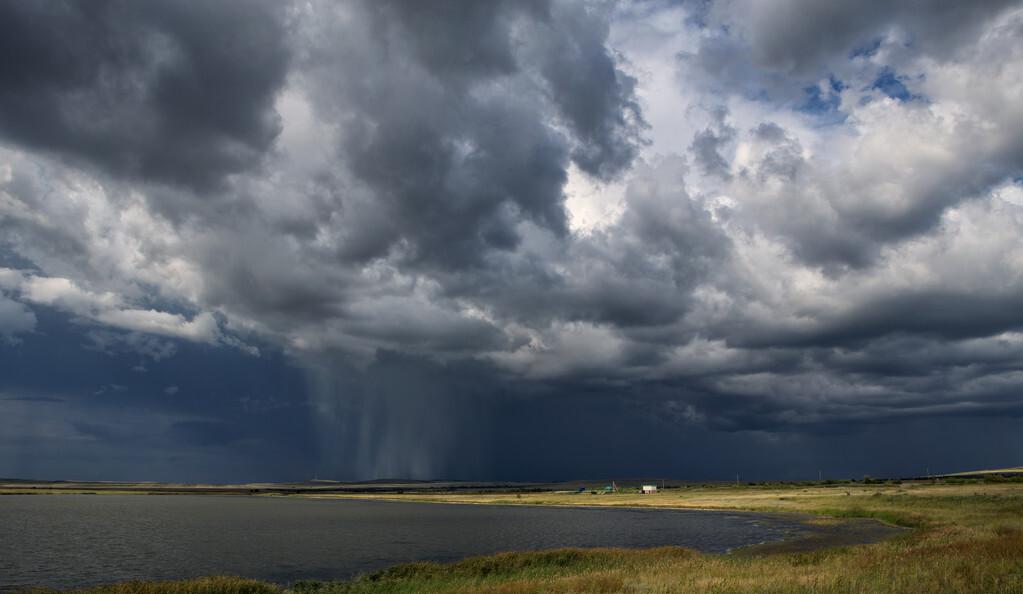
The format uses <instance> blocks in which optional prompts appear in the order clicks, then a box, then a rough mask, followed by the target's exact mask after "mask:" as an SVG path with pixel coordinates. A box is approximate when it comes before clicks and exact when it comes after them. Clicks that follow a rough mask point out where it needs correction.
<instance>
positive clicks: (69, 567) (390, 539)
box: [0, 495, 801, 591]
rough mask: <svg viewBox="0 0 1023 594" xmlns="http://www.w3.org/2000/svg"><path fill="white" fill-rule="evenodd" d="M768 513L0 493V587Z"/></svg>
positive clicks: (705, 534)
mask: <svg viewBox="0 0 1023 594" xmlns="http://www.w3.org/2000/svg"><path fill="white" fill-rule="evenodd" d="M800 528H801V525H800V523H799V522H798V521H797V520H792V519H786V518H779V517H777V516H770V515H759V514H747V513H730V512H708V511H684V510H649V509H648V510H637V509H607V508H602V509H594V508H589V509H587V508H557V507H532V506H492V505H439V504H429V503H389V502H382V501H354V500H336V499H335V500H326V499H321V500H316V499H291V498H289V499H283V498H282V499H276V498H264V497H229V496H209V495H199V496H197V495H175V496H154V495H29V496H0V590H2V591H10V590H15V589H19V588H25V587H30V586H47V587H54V588H72V587H80V586H87V585H94V584H101V583H110V582H117V581H124V580H131V579H176V578H186V577H195V576H202V575H211V574H233V575H240V576H245V577H252V578H259V579H264V580H271V581H276V582H290V581H293V580H298V579H313V578H319V579H328V578H347V577H351V576H352V575H354V574H356V573H358V572H361V571H367V570H373V569H379V568H382V567H387V566H389V565H394V564H398V563H405V562H408V561H421V560H429V561H450V560H454V559H458V558H461V557H467V556H471V555H485V554H490V553H496V552H498V551H511V550H527V549H549V548H558V547H612V546H613V547H651V546H662V545H679V546H686V547H692V548H695V549H699V550H701V551H707V552H725V551H727V550H729V549H732V548H736V547H740V546H744V545H750V544H755V543H759V542H764V541H772V540H779V539H782V538H784V537H785V536H787V535H789V534H792V533H794V532H797V531H799V529H800Z"/></svg>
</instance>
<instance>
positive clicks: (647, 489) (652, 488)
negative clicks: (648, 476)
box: [643, 485, 657, 493]
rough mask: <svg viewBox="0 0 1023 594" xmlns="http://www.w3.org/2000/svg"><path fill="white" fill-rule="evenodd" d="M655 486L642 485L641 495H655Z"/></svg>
mask: <svg viewBox="0 0 1023 594" xmlns="http://www.w3.org/2000/svg"><path fill="white" fill-rule="evenodd" d="M656 492H657V485H643V493H656Z"/></svg>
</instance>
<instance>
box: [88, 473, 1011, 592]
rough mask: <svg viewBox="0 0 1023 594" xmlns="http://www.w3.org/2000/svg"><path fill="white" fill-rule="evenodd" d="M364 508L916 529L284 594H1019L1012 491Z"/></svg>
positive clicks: (478, 499)
mask: <svg viewBox="0 0 1023 594" xmlns="http://www.w3.org/2000/svg"><path fill="white" fill-rule="evenodd" d="M303 496H307V495H303ZM314 496H318V497H350V496H351V495H337V494H333V495H314ZM361 497H372V498H386V499H400V500H415V501H435V502H457V503H505V504H521V505H611V506H644V507H646V506H653V507H682V508H706V509H745V510H756V511H771V512H775V511H789V512H801V513H811V514H816V515H820V516H824V517H825V519H821V520H817V521H822V522H836V521H840V519H842V518H854V517H867V518H877V519H880V520H883V521H885V522H890V523H895V524H898V525H901V526H907V527H912V528H913V530H911V531H907V532H906V533H905V534H904V535H902V536H898V537H896V538H893V539H890V540H887V541H885V542H880V543H876V544H870V545H860V546H852V547H835V548H827V549H820V550H815V551H810V552H791V551H789V550H786V548H785V547H784V546H765V547H763V548H761V549H759V550H753V551H743V552H740V553H739V554H732V555H701V554H698V553H694V552H691V551H687V550H685V549H680V548H661V549H651V550H625V549H592V550H560V551H548V552H537V553H506V554H500V555H495V556H490V557H479V558H472V559H466V560H463V561H459V562H456V563H451V564H432V563H415V564H409V565H402V566H398V567H394V568H391V569H387V570H383V571H380V572H376V573H373V574H369V575H365V576H362V577H361V578H359V579H357V580H354V581H352V582H344V583H299V584H293V585H291V586H289V587H288V591H293V592H316V593H323V594H329V593H334V592H353V593H361V592H366V593H373V592H508V593H517V592H779V593H781V592H786V593H787V592H862V593H867V592H919V593H927V594H932V593H934V592H977V593H982V592H983V593H987V592H1023V484H1020V483H1000V484H985V483H982V482H974V483H962V484H925V483H909V484H901V485H900V484H881V485H865V484H862V483H854V484H837V485H827V486H824V485H818V486H809V485H764V486H704V487H690V488H680V489H669V490H667V491H664V492H661V493H658V494H655V495H639V494H613V495H590V494H589V493H585V494H567V493H520V494H514V493H496V494H495V493H479V494H469V493H452V494H410V495H404V494H402V495H398V494H391V495H380V496H367V495H361ZM828 518H831V519H828ZM835 518H837V519H835ZM279 591H284V590H283V589H281V588H278V587H276V586H272V585H267V584H260V583H258V582H251V581H245V580H236V579H222V580H219V581H209V580H206V581H196V580H192V581H184V582H167V583H151V584H135V585H130V586H129V585H119V586H112V587H109V588H98V589H94V590H92V591H91V592H94V593H96V594H99V593H101V592H102V593H107V592H109V593H110V594H120V593H122V592H123V593H127V592H140V593H141V592H146V593H150V592H151V593H153V594H157V593H168V594H171V593H174V594H190V593H195V594H200V593H207V592H209V593H212V592H238V593H243V592H252V593H256V592H279Z"/></svg>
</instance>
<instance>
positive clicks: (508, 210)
mask: <svg viewBox="0 0 1023 594" xmlns="http://www.w3.org/2000/svg"><path fill="white" fill-rule="evenodd" d="M939 4H940V5H939ZM765 6H767V5H761V4H747V3H745V2H741V1H737V2H717V3H712V2H697V3H682V4H680V5H676V4H675V3H671V2H661V1H659V0H658V1H656V2H644V3H637V4H628V5H618V6H616V5H612V4H604V3H601V2H588V1H582V0H580V1H575V0H558V1H540V0H537V1H529V2H513V1H497V2H471V1H468V0H444V1H442V2H434V3H424V2H413V1H411V0H382V1H379V2H376V1H370V0H365V1H350V2H341V3H338V2H327V1H323V2H317V1H315V0H314V1H312V2H302V3H290V4H284V3H281V4H277V3H269V2H265V3H264V2H255V3H242V2H236V1H234V0H224V1H220V2H213V3H204V4H200V3H166V2H163V1H162V0H161V1H159V2H155V3H149V4H144V5H134V4H130V3H126V2H124V3H122V2H114V1H110V2H98V3H92V4H72V3H58V2H48V3H47V2H39V3H22V4H16V3H2V0H0V17H4V18H3V20H2V21H0V50H3V52H4V53H3V54H2V55H3V56H5V57H4V58H0V59H2V60H4V61H2V62H0V137H2V139H3V141H4V143H5V144H4V145H3V146H0V242H2V244H3V245H2V246H0V261H2V262H3V263H4V266H5V267H4V268H0V349H5V350H2V351H0V354H2V355H3V357H2V358H0V371H2V372H3V373H0V390H3V392H2V394H3V397H2V398H0V408H2V409H3V411H2V412H4V413H6V414H7V416H6V417H4V416H3V415H0V428H2V429H4V430H5V431H10V432H11V433H7V434H5V433H4V432H2V431H0V441H2V440H3V439H5V438H6V439H7V442H5V444H13V445H10V447H9V448H7V449H6V450H5V449H4V448H0V464H5V463H6V464H7V466H0V471H2V469H3V468H5V467H12V468H18V469H21V468H26V467H29V466H32V465H33V464H35V462H34V460H35V459H36V458H33V457H32V456H33V455H34V454H35V452H38V455H39V456H42V457H44V458H47V457H48V458H47V460H49V462H45V463H43V462H40V463H39V467H42V466H46V467H48V468H51V469H65V470H66V469H67V468H73V466H69V464H70V463H66V462H59V461H57V458H55V456H56V455H57V454H55V452H59V450H60V445H61V444H62V443H76V444H84V445H82V446H81V448H79V449H77V450H76V453H77V454H78V455H79V456H80V457H79V458H77V459H76V462H80V461H81V460H83V459H85V458H86V457H87V456H86V454H85V453H84V452H91V454H90V455H91V456H93V457H102V458H103V459H104V460H113V461H114V462H111V463H110V467H111V468H112V467H114V466H117V465H120V466H121V467H122V468H129V469H132V470H133V471H138V470H139V469H143V470H144V469H145V468H146V465H145V464H144V463H143V462H144V460H143V459H144V458H146V457H149V459H156V458H157V457H173V458H174V460H175V462H173V463H172V464H169V465H168V466H167V468H168V470H167V473H168V474H174V473H176V472H182V470H181V469H183V468H187V467H188V465H189V464H195V465H197V466H198V467H201V468H203V469H204V470H203V471H202V472H201V473H199V474H201V475H202V476H210V475H216V474H217V473H224V472H226V474H227V475H228V476H231V477H234V476H239V475H242V474H246V473H248V476H250V477H251V478H265V477H266V475H260V474H259V472H260V470H259V465H260V463H261V462H262V461H263V460H264V459H265V460H266V463H267V468H271V469H272V470H267V471H266V473H267V474H269V475H272V477H274V478H276V477H285V478H295V477H296V475H297V476H298V478H305V477H306V475H307V474H312V473H313V472H320V473H321V476H333V477H338V478H373V477H384V476H415V477H421V478H436V477H438V476H443V475H451V476H460V477H488V478H506V477H516V478H541V477H543V478H568V477H566V476H565V473H567V474H569V475H574V476H579V475H585V474H604V473H611V472H616V473H621V472H626V473H628V474H634V473H644V472H650V473H658V472H659V471H658V470H657V469H666V472H668V473H678V472H692V473H694V474H695V475H698V476H720V475H721V471H720V465H721V464H726V465H728V466H734V467H736V470H737V471H740V470H741V471H742V472H747V471H748V468H741V466H742V464H743V463H744V462H743V460H746V461H747V462H746V463H748V461H749V460H751V459H755V460H756V463H757V464H756V465H755V467H757V468H760V469H762V471H763V472H764V473H765V475H770V474H771V473H782V472H788V471H789V470H787V469H786V465H785V464H782V463H780V462H778V460H796V462H794V463H793V464H796V465H798V466H799V468H800V469H801V470H800V472H802V471H805V470H806V469H807V468H811V469H812V470H811V472H813V473H815V472H816V469H817V468H819V467H820V466H818V464H821V463H822V461H827V462H828V463H829V464H832V465H833V466H835V467H836V468H838V467H840V468H843V469H845V470H849V471H850V472H867V471H868V470H867V467H868V466H869V464H868V462H869V460H868V459H867V458H862V457H861V458H856V460H855V461H849V460H850V458H851V457H855V456H852V455H851V454H849V450H850V449H851V446H850V444H853V443H855V441H856V437H855V436H857V435H859V436H866V437H864V439H876V440H877V443H876V444H874V443H872V444H871V445H870V448H873V449H871V453H872V454H873V455H875V456H876V455H878V454H879V453H880V452H883V451H884V448H885V447H892V446H894V445H895V444H898V443H899V439H898V438H899V432H898V430H897V429H898V428H899V427H911V428H912V431H915V432H916V433H914V434H913V435H912V436H910V437H909V438H908V441H909V442H912V443H915V444H916V447H918V449H921V450H922V449H925V448H924V447H923V446H922V445H921V444H923V443H924V442H925V441H926V439H925V438H924V437H921V436H930V437H931V438H933V437H935V436H936V435H938V433H935V432H936V431H938V430H937V429H928V423H933V424H934V426H935V427H939V426H940V427H941V428H942V430H946V429H947V430H948V431H953V432H962V431H966V430H968V429H971V428H973V429H977V428H979V429H982V430H983V429H984V428H988V429H990V430H991V431H992V435H995V434H997V436H999V437H997V439H1004V441H1005V443H1010V444H1019V443H1020V442H1019V438H1018V436H1015V434H1014V433H1013V426H1012V424H1011V423H1009V422H1008V421H1005V419H1017V418H1018V417H1019V415H1020V414H1021V408H1020V405H1019V400H1018V397H1017V396H1016V394H1018V389H1019V387H1020V386H1023V368H1021V365H1020V364H1019V363H1018V362H1019V361H1021V360H1023V333H1021V332H1020V330H1021V328H1023V317H1021V316H1020V315H1019V314H1018V312H1017V310H1018V308H1016V307H1013V304H1016V303H1019V302H1020V296H1021V295H1023V277H1021V274H1020V264H1019V263H1020V262H1021V261H1023V260H1021V256H1020V252H1019V241H1018V237H1019V234H1020V230H1021V229H1023V215H1021V214H1020V212H1021V211H1020V207H1019V206H1018V204H1019V203H1020V202H1021V201H1023V196H1021V195H1020V194H1019V190H1018V184H1015V185H1013V184H1012V183H1011V182H1010V180H1012V179H1015V178H1019V177H1020V175H1023V171H1021V163H1023V161H1021V158H1020V157H1021V155H1023V140H1020V139H1021V138H1023V134H1019V131H1020V129H1021V125H1023V112H1021V111H1020V110H1019V107H1018V101H1017V97H1016V95H1018V80H1017V79H1018V77H1016V76H1015V75H1014V70H1013V68H1012V66H1013V65H1015V64H1016V63H1017V62H1018V61H1019V59H1020V57H1023V45H1021V44H1020V43H1019V39H1020V37H1019V35H1018V34H1017V33H1018V31H1019V30H1020V27H1021V25H1020V19H1021V18H1023V17H1019V16H1017V17H1013V16H1012V15H1010V14H1008V12H1007V11H1006V10H1004V7H1005V6H1007V5H1005V4H999V3H974V4H948V5H947V6H946V5H945V4H941V3H929V2H925V3H923V4H921V5H920V6H921V7H922V8H933V9H934V10H932V11H931V12H930V13H928V14H927V15H920V16H918V15H916V14H914V13H912V12H911V11H910V10H909V9H907V8H905V7H904V6H901V5H890V6H889V5H882V4H880V3H867V4H857V5H854V4H853V3H844V2H841V3H837V4H836V3H831V4H828V5H817V4H813V5H811V3H806V2H802V1H801V0H790V1H786V2H781V3H778V4H776V5H773V7H772V8H770V9H766V8H764V7H765ZM680 7H681V8H680ZM765 10H767V12H771V11H772V10H773V11H774V12H771V14H761V12H762V11H765ZM1006 15H1008V16H1006ZM761 17H762V18H761ZM795 17H798V18H795ZM616 19H626V20H628V19H632V20H634V21H635V20H644V21H646V20H649V22H644V24H643V26H642V27H640V26H636V27H634V28H626V29H621V28H616V27H618V26H619V25H621V23H620V22H618V21H616ZM946 29H947V30H948V34H947V35H944V34H941V33H940V32H941V31H943V30H946ZM635 31H647V32H652V33H650V34H651V39H649V40H646V39H644V40H639V41H641V43H636V44H633V43H632V41H633V40H630V39H628V37H629V34H630V32H635ZM57 39H65V40H66V41H64V42H62V43H58V42H57V41H56V40H57ZM616 45H617V46H619V47H615V46H616ZM680 50H684V53H683V54H681V55H679V54H678V52H679V51H680ZM9 56H16V57H17V59H10V58H8V57H9ZM675 66H678V68H679V70H677V71H675V70H673V68H674V67H675ZM886 72H887V73H889V76H891V77H894V78H896V79H897V80H898V81H899V82H900V84H902V85H903V88H904V91H905V93H903V92H902V91H901V90H900V91H899V92H898V93H895V92H894V91H892V88H885V87H884V85H878V84H877V81H878V80H879V77H881V76H883V73H886ZM674 75H677V76H674ZM879 86H880V87H882V88H878V87H879ZM669 87H670V88H669ZM892 95H896V96H894V97H893V96H892ZM648 139H649V142H648ZM214 195H215V196H216V197H217V199H216V200H210V199H209V198H210V197H212V196H214ZM584 214H585V215H588V216H583V215H584ZM250 344H251V345H258V349H256V348H252V347H250V346H249V345H250ZM224 346H232V347H236V348H232V349H224V348H223V347H224ZM244 353H248V354H244ZM54 360H58V361H60V371H61V372H60V373H53V372H52V369H53V363H52V361H54ZM292 365H294V366H295V367H292ZM296 368H297V369H296ZM299 370H300V371H299ZM303 374H304V375H303ZM296 375H301V381H299V380H296V379H295V376H296ZM115 386H116V387H115ZM27 397H31V398H35V399H34V400H26V399H25V398H27ZM66 419H71V420H72V421H73V422H65V420H66ZM28 421H32V422H28ZM5 423H6V424H5ZM15 429H17V433H14V432H13V431H14V430H15ZM12 436H13V437H12ZM997 439H996V438H995V437H992V438H991V440H990V441H988V442H985V444H982V445H977V446H975V447H974V446H971V450H970V451H971V454H970V456H972V458H970V457H969V456H965V454H964V455H963V456H965V457H963V458H962V459H963V460H968V459H973V460H980V459H983V458H984V457H985V456H988V457H990V456H991V454H992V452H996V451H998V450H999V445H998V444H997V443H996V441H997ZM914 440H915V441H914ZM1014 440H1015V441H1014ZM26 444H27V445H26ZM32 444H39V445H38V448H37V449H36V450H33V445H32ZM1014 447H1015V446H1014ZM1003 449H1004V448H1003ZM129 450H133V451H129ZM1016 451H1023V450H1016ZM12 452H13V453H12ZM118 452H121V453H120V454H119V453H118ZM135 453H137V455H135ZM857 455H858V454H857ZM1006 455H1007V454H1006ZM295 459H300V460H301V461H302V462H301V464H299V467H300V468H299V470H296V469H295V468H294V467H293V464H292V462H293V461H294V460H295ZM918 459H919V458H914V459H913V460H918ZM5 461H6V462H5ZM887 463H888V460H887V459H886V464H887ZM911 463H915V462H914V461H912V460H910V458H908V457H907V458H904V459H902V461H901V462H899V463H896V462H894V461H891V463H890V466H889V468H894V469H898V468H906V467H908V465H909V464H911ZM900 464H901V466H900ZM12 465H13V466H12ZM235 467H236V468H235ZM769 469H770V470H769ZM870 470H873V467H870ZM54 472H56V470H54ZM731 472H732V470H731V469H730V470H728V471H727V473H726V474H731ZM900 472H901V471H900ZM715 473H717V474H716V475H715ZM218 478H222V477H218Z"/></svg>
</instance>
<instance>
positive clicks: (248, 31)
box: [0, 0, 288, 189]
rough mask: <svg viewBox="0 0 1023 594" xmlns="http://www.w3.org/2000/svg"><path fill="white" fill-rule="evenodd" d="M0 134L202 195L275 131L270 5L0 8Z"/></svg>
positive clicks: (281, 64)
mask: <svg viewBox="0 0 1023 594" xmlns="http://www.w3.org/2000/svg"><path fill="white" fill-rule="evenodd" d="M0 55H2V56H3V58H0V134H2V135H3V136H4V137H6V138H7V139H9V140H11V141H14V142H16V143H19V144H23V145H25V146H28V147H33V148H39V149H44V150H49V151H55V152H57V153H60V154H65V155H68V156H71V157H74V158H76V159H82V160H85V161H88V162H91V163H93V164H95V165H98V166H99V167H101V168H103V169H105V170H108V171H110V172H112V173H114V174H116V175H125V176H130V177H133V178H136V179H142V180H148V181H158V182H169V183H174V184H183V185H186V186H189V187H192V188H197V189H202V188H208V187H211V186H214V185H217V184H218V182H220V180H221V179H222V177H223V176H224V175H226V174H230V173H237V172H240V171H245V170H248V169H252V168H253V167H255V166H256V165H258V164H259V163H260V161H261V159H262V156H263V153H264V152H265V151H266V150H267V149H268V148H269V147H270V145H271V143H272V142H273V140H274V138H275V137H276V135H277V133H278V131H279V123H278V118H277V115H276V113H275V112H274V110H273V101H274V95H275V94H276V92H277V91H278V89H279V87H280V85H281V84H282V82H283V80H284V76H285V72H286V68H287V63H288V51H287V49H286V45H285V40H284V25H283V8H282V5H280V4H278V3H276V2H262V1H260V2H234V1H225V2H184V3H182V2H163V1H158V2H147V3H143V4H136V3H132V2H121V1H118V0H100V1H97V2H86V3H81V2H69V1H64V0H45V1H43V2H18V1H16V0H14V1H5V2H2V3H0Z"/></svg>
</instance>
